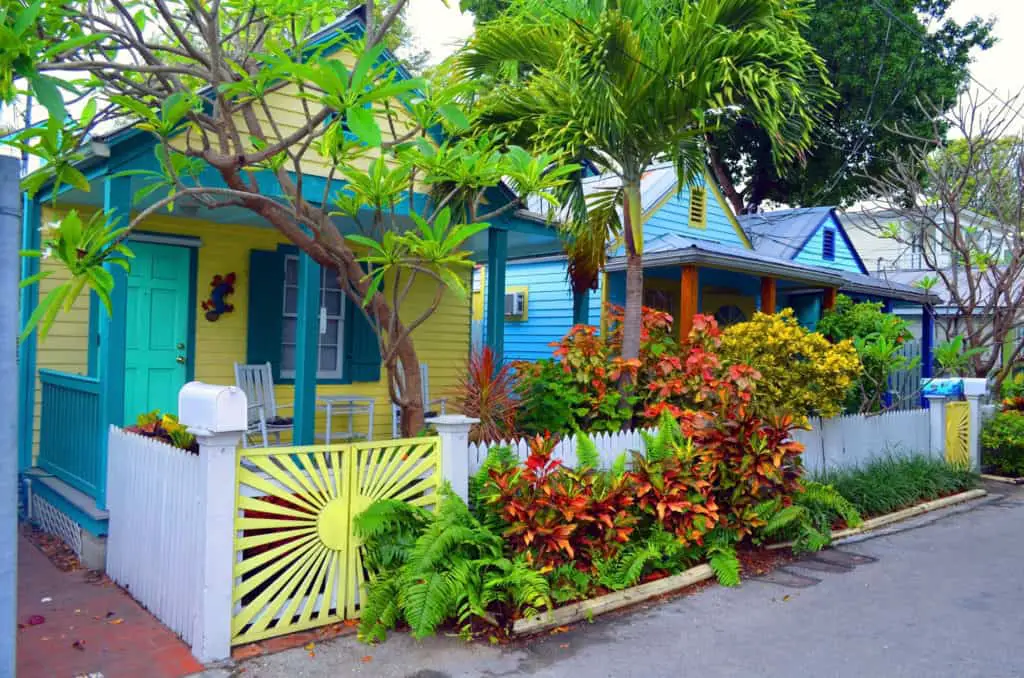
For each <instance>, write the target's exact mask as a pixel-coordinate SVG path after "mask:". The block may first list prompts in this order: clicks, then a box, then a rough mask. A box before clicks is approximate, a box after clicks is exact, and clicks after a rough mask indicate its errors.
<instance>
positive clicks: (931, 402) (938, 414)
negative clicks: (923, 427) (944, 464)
mask: <svg viewBox="0 0 1024 678" xmlns="http://www.w3.org/2000/svg"><path fill="white" fill-rule="evenodd" d="M924 397H925V398H927V399H928V424H929V433H928V437H929V438H930V443H931V449H930V450H929V452H930V453H931V455H932V456H933V457H935V458H936V459H945V458H946V396H944V395H942V394H939V393H936V394H931V393H926V394H925V396H924Z"/></svg>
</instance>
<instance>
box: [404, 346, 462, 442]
mask: <svg viewBox="0 0 1024 678" xmlns="http://www.w3.org/2000/svg"><path fill="white" fill-rule="evenodd" d="M398 374H399V378H401V374H402V370H401V366H399V370H398ZM428 377H429V369H428V368H427V364H426V363H420V383H421V384H422V385H423V408H424V409H425V410H426V413H425V414H426V416H427V417H436V416H437V415H439V414H445V408H446V407H447V405H448V399H447V398H437V399H436V400H431V399H430V380H429V378H428ZM434 405H440V410H434V409H433V406H434ZM401 430H402V408H401V407H399V406H398V405H392V408H391V437H392V438H400V437H401V436H400V435H399V434H400V433H401Z"/></svg>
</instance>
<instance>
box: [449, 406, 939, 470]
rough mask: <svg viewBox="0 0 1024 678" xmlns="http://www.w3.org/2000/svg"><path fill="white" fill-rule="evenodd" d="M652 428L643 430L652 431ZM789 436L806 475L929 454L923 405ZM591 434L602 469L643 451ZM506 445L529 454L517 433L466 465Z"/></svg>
mask: <svg viewBox="0 0 1024 678" xmlns="http://www.w3.org/2000/svg"><path fill="white" fill-rule="evenodd" d="M656 430H657V429H647V432H648V433H652V434H653V433H655V432H656ZM793 437H794V439H795V440H797V441H798V442H800V443H803V445H804V456H803V461H804V466H805V468H806V469H807V471H808V473H810V474H812V475H813V474H817V473H821V472H823V471H826V470H836V469H841V468H850V467H854V466H860V465H862V464H864V463H866V462H868V461H870V460H871V459H874V458H876V457H882V456H887V455H898V454H907V455H909V454H929V453H930V450H931V448H932V446H931V434H930V428H929V419H928V410H926V409H916V410H896V411H890V412H886V413H884V414H878V415H864V414H855V415H849V416H844V417H835V418H833V419H824V420H822V419H814V420H812V422H811V430H810V431H804V430H798V431H796V432H795V433H794V436H793ZM591 438H592V439H593V441H594V444H595V446H596V447H597V449H598V452H599V454H600V458H601V466H602V467H605V468H607V467H608V466H610V465H611V464H612V463H613V462H614V461H615V459H616V458H617V457H618V456H619V455H620V454H622V453H623V452H627V453H628V452H633V451H637V452H645V451H646V450H645V447H644V441H643V438H642V437H641V435H640V432H639V431H620V432H618V433H598V434H595V435H593V436H591ZM498 446H503V447H509V448H511V449H512V451H513V452H514V453H515V454H516V456H517V457H519V458H520V459H526V457H527V456H528V455H529V453H530V445H529V439H527V438H516V439H513V440H503V441H501V442H498V443H491V444H487V443H479V444H470V446H469V470H470V473H473V472H475V471H476V470H477V469H478V468H480V465H481V464H483V462H484V459H486V458H487V451H488V450H489V449H490V448H491V447H498ZM552 456H554V458H555V459H560V460H561V461H562V462H563V463H564V464H566V465H567V466H575V464H576V437H575V436H568V437H566V438H563V439H562V440H560V441H559V442H558V444H557V445H556V446H555V451H554V453H553V455H552Z"/></svg>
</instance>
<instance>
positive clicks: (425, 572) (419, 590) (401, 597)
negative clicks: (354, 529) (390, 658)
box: [356, 487, 551, 642]
mask: <svg viewBox="0 0 1024 678" xmlns="http://www.w3.org/2000/svg"><path fill="white" fill-rule="evenodd" d="M368 514H369V515H368ZM418 519H419V516H415V517H413V516H410V515H408V514H406V515H401V511H400V510H396V509H395V507H394V506H387V507H381V508H373V507H371V509H370V510H368V511H366V512H364V513H362V514H361V515H360V516H359V517H357V519H356V522H357V524H359V525H361V526H362V527H361V528H360V530H361V532H360V534H362V535H365V536H364V537H363V538H364V545H365V548H366V552H367V553H368V554H371V553H372V554H382V553H384V552H386V551H387V546H386V544H385V543H384V542H385V541H386V540H387V539H389V538H391V537H392V536H393V535H395V534H403V535H404V534H406V533H407V531H408V530H410V529H413V527H414V526H415V525H417V524H419V523H418V522H417V521H418ZM502 546H503V543H502V539H501V537H500V536H499V535H497V534H495V533H493V532H491V531H490V530H488V529H487V528H485V527H484V526H483V525H481V524H480V522H479V521H478V520H477V519H476V518H475V517H474V516H473V514H472V513H470V511H469V508H468V507H467V506H466V505H465V504H464V503H463V502H462V500H460V499H459V498H458V497H456V496H455V495H453V494H452V493H451V490H450V489H448V488H447V487H445V488H444V489H443V490H442V493H441V502H440V505H439V506H438V509H437V512H436V513H434V514H430V516H429V520H428V521H426V522H425V524H422V529H421V531H420V533H419V535H418V536H417V538H416V539H415V541H414V542H413V543H412V545H411V547H410V548H408V549H406V550H405V551H404V553H402V554H400V555H399V554H390V557H388V558H384V557H383V556H375V557H374V558H375V560H376V561H378V562H385V561H386V562H388V563H390V564H391V565H392V567H390V568H389V569H382V570H376V571H373V570H371V580H370V586H369V589H370V590H369V596H368V599H367V601H366V604H365V606H364V608H363V610H362V615H361V619H360V626H359V636H360V638H361V639H363V640H364V641H367V642H373V641H377V640H383V639H384V637H385V635H386V633H387V631H388V630H389V629H392V628H394V627H395V626H396V625H397V624H398V623H399V621H401V620H405V622H406V623H407V624H408V625H409V628H410V629H411V631H412V635H413V637H415V638H423V637H425V636H429V635H431V634H433V633H434V632H435V630H436V629H437V627H438V625H440V624H441V623H443V622H445V621H447V620H450V619H458V620H460V621H463V622H465V621H467V620H468V619H469V618H470V617H479V618H482V619H489V620H492V621H493V622H494V623H497V624H498V625H499V626H501V627H503V628H508V627H510V626H511V624H512V621H513V620H514V618H515V614H516V613H517V612H519V611H524V612H526V613H529V612H530V611H531V610H536V609H539V608H541V607H549V606H550V605H551V599H550V596H549V590H548V583H547V580H546V579H545V578H544V576H543V575H541V574H540V573H539V572H537V571H536V570H533V569H532V568H530V567H529V566H528V565H527V564H526V563H525V562H524V561H523V560H522V559H521V558H516V559H509V558H505V557H504V555H503V553H502Z"/></svg>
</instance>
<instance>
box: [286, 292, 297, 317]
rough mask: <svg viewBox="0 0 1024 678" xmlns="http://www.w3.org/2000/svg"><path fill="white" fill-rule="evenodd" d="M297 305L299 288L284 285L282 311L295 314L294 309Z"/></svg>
mask: <svg viewBox="0 0 1024 678" xmlns="http://www.w3.org/2000/svg"><path fill="white" fill-rule="evenodd" d="M298 307H299V288H298V287H289V286H287V285H285V288H284V312H285V313H287V314H291V315H295V313H296V310H297V309H298Z"/></svg>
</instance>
